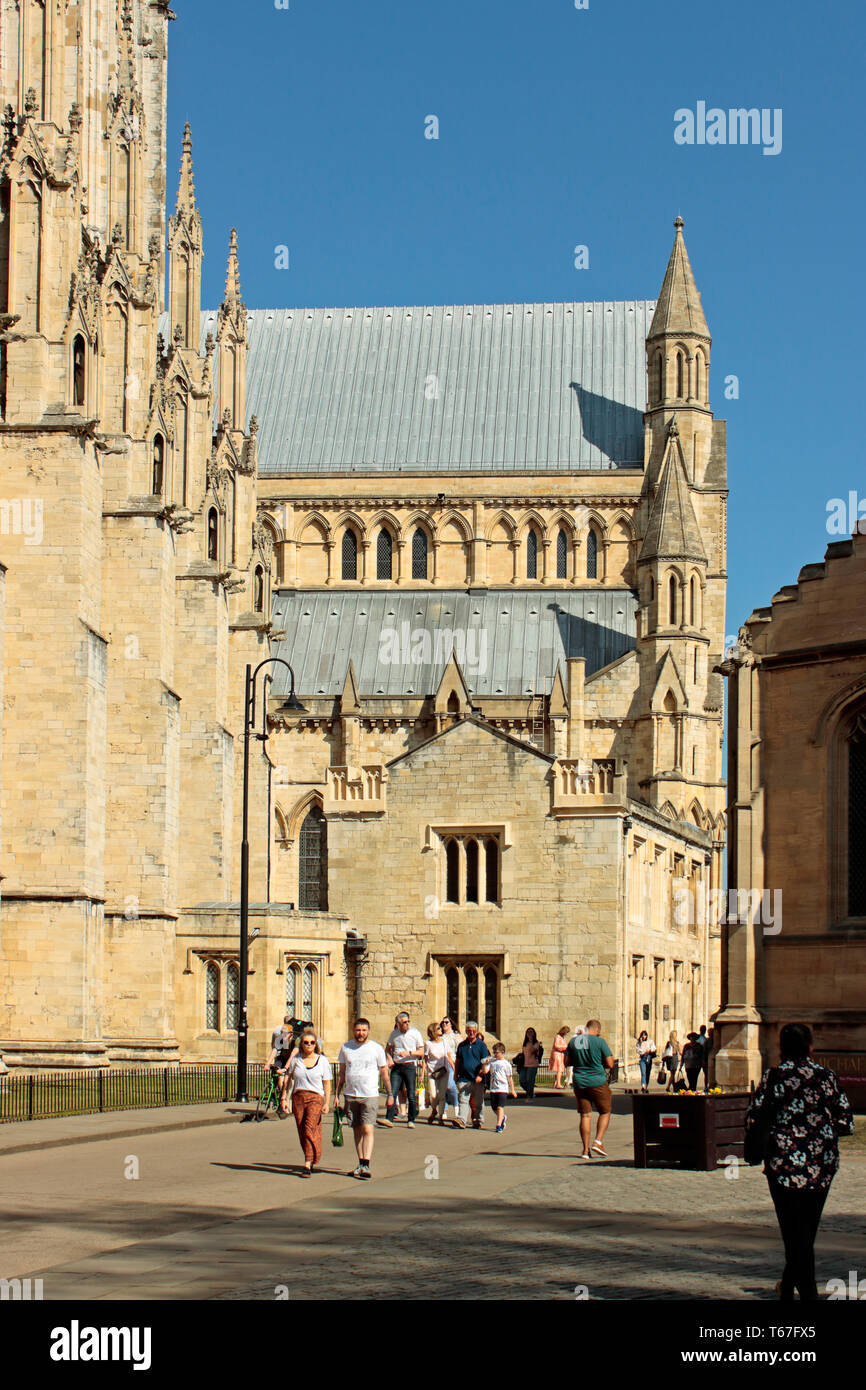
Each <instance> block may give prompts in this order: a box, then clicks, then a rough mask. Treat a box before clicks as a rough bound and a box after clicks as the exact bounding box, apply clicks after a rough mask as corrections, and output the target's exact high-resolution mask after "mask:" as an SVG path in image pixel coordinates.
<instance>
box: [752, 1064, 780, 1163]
mask: <svg viewBox="0 0 866 1390" xmlns="http://www.w3.org/2000/svg"><path fill="white" fill-rule="evenodd" d="M775 1081H776V1072H775V1071H773V1070H772V1069H771V1070H770V1071H768V1072H767V1088H766V1093H765V1095H764V1103H763V1105H762V1106H761V1108H760V1110H758V1112H757V1114H756V1115H755V1118H754V1120H753V1122H752V1123H751V1124H750V1125H747V1127H746V1137H745V1140H744V1142H743V1158H744V1159H745V1161H746V1163H748V1164H749V1166H750V1167H752V1168H754V1166H755V1164H757V1163H763V1162H764V1160H765V1159H766V1157H767V1153H768V1151H769V1147H770V1131H771V1129H772V1128H773V1123H774V1121H775V1119H776V1116H777V1115H778V1113H779V1108H780V1106H779V1104H778V1103H777V1102H776V1099H775V1096H774V1095H773V1087H774V1085H775Z"/></svg>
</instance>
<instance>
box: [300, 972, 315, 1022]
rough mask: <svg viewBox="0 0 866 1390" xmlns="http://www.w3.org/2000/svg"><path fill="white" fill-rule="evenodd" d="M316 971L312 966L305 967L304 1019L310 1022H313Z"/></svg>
mask: <svg viewBox="0 0 866 1390" xmlns="http://www.w3.org/2000/svg"><path fill="white" fill-rule="evenodd" d="M314 975H315V970H314V969H313V967H312V965H305V966H304V1011H303V1015H302V1017H303V1018H304V1019H305V1020H306V1021H307V1022H308V1023H312V1021H313V976H314Z"/></svg>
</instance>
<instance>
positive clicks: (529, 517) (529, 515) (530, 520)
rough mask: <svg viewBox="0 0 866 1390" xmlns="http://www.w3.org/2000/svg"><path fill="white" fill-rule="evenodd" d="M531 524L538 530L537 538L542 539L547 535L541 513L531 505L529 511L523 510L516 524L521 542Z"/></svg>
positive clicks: (524, 538)
mask: <svg viewBox="0 0 866 1390" xmlns="http://www.w3.org/2000/svg"><path fill="white" fill-rule="evenodd" d="M531 526H532V527H534V528H535V530H536V531H537V532H538V535H539V539H543V538H544V537H545V536H546V535H547V526H546V525H545V522H544V520H543V518H542V517H541V515H540V514H539V513H538V512H537V511H536V510H535V508H534V507H531V508H530V509H529V511H527V512H524V514H523V516H522V517H521V518H520V521H519V522H518V524H517V528H516V530H517V535H518V536H519V537H520V540H521V542H523V541H525V540H526V537H527V534H528V532H529V528H530V527H531Z"/></svg>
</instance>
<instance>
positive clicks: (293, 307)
mask: <svg viewBox="0 0 866 1390" xmlns="http://www.w3.org/2000/svg"><path fill="white" fill-rule="evenodd" d="M657 303H658V300H657V299H652V298H650V299H510V300H509V299H502V300H499V299H498V300H490V301H486V302H485V301H481V300H475V301H472V302H471V303H468V302H462V301H457V300H454V301H450V302H448V303H441V304H283V305H279V306H270V307H269V306H267V305H265V306H262V307H260V308H250V307H249V306H247V313H248V314H323V313H344V314H349V313H352V314H355V313H358V312H359V311H361V310H363V311H364V312H365V313H368V314H371V313H378V312H380V311H381V310H393V309H407V310H408V309H412V310H416V309H426V310H431V309H560V308H561V309H578V308H590V309H594V308H597V307H602V308H605V307H608V306H610V307H611V308H613V307H619V306H620V305H638V304H639V305H640V306H641V307H642V308H646V307H654V306H655V305H656V304H657ZM217 313H219V310H218V309H203V310H202V314H205V315H207V314H217Z"/></svg>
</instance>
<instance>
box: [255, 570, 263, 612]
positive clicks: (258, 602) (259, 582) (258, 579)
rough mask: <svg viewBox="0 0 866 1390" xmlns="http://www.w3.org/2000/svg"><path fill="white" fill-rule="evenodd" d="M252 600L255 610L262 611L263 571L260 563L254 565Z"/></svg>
mask: <svg viewBox="0 0 866 1390" xmlns="http://www.w3.org/2000/svg"><path fill="white" fill-rule="evenodd" d="M253 600H254V604H255V611H256V612H257V613H264V611H265V572H264V570H263V569H262V567H261V565H256V572H255V582H254V584H253Z"/></svg>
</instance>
